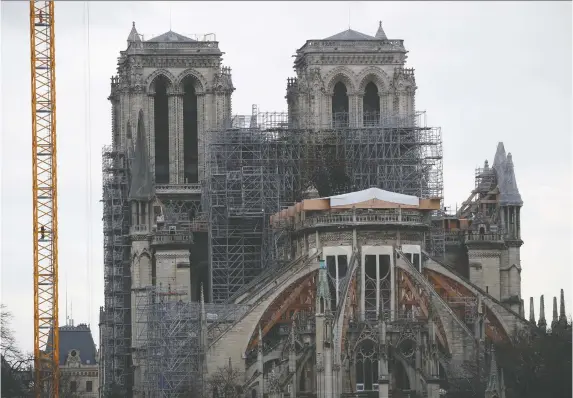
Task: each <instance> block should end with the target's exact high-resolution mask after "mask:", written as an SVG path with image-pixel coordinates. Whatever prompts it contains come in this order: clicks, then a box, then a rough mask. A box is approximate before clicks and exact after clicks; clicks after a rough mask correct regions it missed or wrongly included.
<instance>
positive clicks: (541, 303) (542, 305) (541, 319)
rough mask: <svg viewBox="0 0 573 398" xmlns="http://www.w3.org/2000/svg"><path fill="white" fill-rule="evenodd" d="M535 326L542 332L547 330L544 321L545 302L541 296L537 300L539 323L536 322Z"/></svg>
mask: <svg viewBox="0 0 573 398" xmlns="http://www.w3.org/2000/svg"><path fill="white" fill-rule="evenodd" d="M537 326H538V327H539V329H541V330H542V331H543V332H545V331H546V330H547V321H546V320H545V300H544V298H543V295H541V298H540V299H539V321H538V322H537Z"/></svg>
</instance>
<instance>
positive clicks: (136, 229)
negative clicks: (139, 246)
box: [129, 224, 150, 235]
mask: <svg viewBox="0 0 573 398" xmlns="http://www.w3.org/2000/svg"><path fill="white" fill-rule="evenodd" d="M149 232H150V229H149V225H146V224H139V225H132V226H131V227H129V234H130V235H143V234H148V233H149Z"/></svg>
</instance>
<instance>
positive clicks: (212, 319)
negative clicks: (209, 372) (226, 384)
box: [133, 286, 248, 398]
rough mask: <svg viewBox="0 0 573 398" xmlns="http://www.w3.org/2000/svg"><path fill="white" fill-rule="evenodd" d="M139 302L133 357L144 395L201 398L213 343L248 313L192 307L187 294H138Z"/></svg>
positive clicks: (230, 307) (235, 307) (229, 308)
mask: <svg viewBox="0 0 573 398" xmlns="http://www.w3.org/2000/svg"><path fill="white" fill-rule="evenodd" d="M134 300H135V307H134V311H135V314H136V316H135V323H136V328H135V330H136V332H135V335H134V336H133V341H134V347H135V349H134V354H133V355H134V365H136V368H139V369H140V377H141V386H142V387H143V391H142V392H143V393H144V394H145V396H149V397H157V398H160V397H170V398H173V397H189V396H198V395H199V393H200V392H202V391H204V386H205V382H206V380H205V379H204V377H205V372H204V369H205V368H204V365H205V362H204V359H205V351H206V349H207V346H208V344H209V342H211V341H213V339H215V338H216V337H217V336H218V335H219V334H220V333H222V332H223V331H224V330H226V329H227V328H229V327H231V326H232V325H233V324H234V323H235V322H236V321H237V320H239V319H241V318H242V317H243V316H244V314H245V313H246V311H247V310H248V307H247V306H245V305H228V304H212V303H197V302H189V301H188V298H187V297H185V295H183V294H180V293H176V292H161V291H159V289H158V288H157V287H155V286H148V287H145V288H140V289H134ZM202 309H204V310H205V312H204V314H202ZM203 334H204V335H203Z"/></svg>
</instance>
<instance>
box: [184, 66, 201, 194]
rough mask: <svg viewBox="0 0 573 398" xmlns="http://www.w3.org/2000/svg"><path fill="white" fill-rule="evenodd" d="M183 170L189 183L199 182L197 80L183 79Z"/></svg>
mask: <svg viewBox="0 0 573 398" xmlns="http://www.w3.org/2000/svg"><path fill="white" fill-rule="evenodd" d="M183 170H184V178H185V182H187V183H194V182H199V143H198V123H197V93H196V91H195V80H194V79H193V78H192V77H190V76H188V77H186V78H185V79H184V80H183Z"/></svg>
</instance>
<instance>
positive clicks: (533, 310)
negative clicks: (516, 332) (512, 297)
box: [529, 297, 535, 325]
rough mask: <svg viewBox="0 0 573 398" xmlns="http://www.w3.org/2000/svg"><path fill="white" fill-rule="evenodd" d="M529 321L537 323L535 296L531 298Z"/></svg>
mask: <svg viewBox="0 0 573 398" xmlns="http://www.w3.org/2000/svg"><path fill="white" fill-rule="evenodd" d="M529 322H531V323H533V324H534V325H535V307H534V302H533V297H530V298H529Z"/></svg>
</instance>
